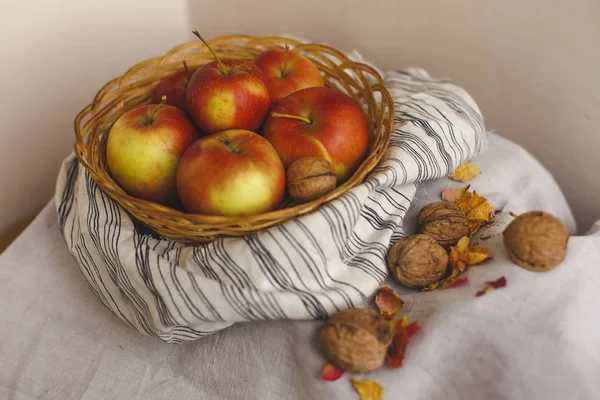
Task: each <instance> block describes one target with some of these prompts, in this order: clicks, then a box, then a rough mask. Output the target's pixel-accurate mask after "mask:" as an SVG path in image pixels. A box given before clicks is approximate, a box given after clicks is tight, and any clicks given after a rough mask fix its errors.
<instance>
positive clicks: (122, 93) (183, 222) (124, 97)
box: [74, 36, 394, 243]
mask: <svg viewBox="0 0 600 400" xmlns="http://www.w3.org/2000/svg"><path fill="white" fill-rule="evenodd" d="M209 43H210V45H211V46H212V47H213V49H214V50H215V51H216V53H217V54H218V55H219V57H222V58H242V59H252V58H254V57H255V56H257V55H258V54H259V53H261V52H262V51H265V50H268V49H274V48H283V47H284V46H285V45H286V44H287V45H288V46H289V47H290V48H291V49H293V50H294V51H296V52H301V53H302V54H304V55H305V56H307V57H309V58H310V59H311V60H312V61H313V62H314V63H315V64H316V65H317V67H318V68H319V70H320V71H321V72H322V74H323V78H324V81H325V85H326V86H329V87H334V88H337V89H340V90H341V91H343V92H344V93H346V94H348V95H349V96H351V97H353V98H354V99H355V100H357V101H358V102H359V103H361V104H363V106H364V108H365V113H366V116H367V120H368V124H369V127H370V134H371V146H370V149H369V152H368V154H367V157H366V158H365V159H364V161H363V162H362V164H361V165H360V167H359V168H358V169H357V170H356V171H355V173H354V174H353V175H352V176H351V177H350V179H348V180H347V181H346V182H344V183H342V184H341V185H340V186H338V187H337V188H336V189H335V190H333V191H331V192H329V193H327V194H326V195H324V196H322V197H320V198H318V199H316V200H313V201H311V202H309V203H305V204H293V203H291V202H289V201H284V203H283V204H282V206H281V207H280V208H279V209H277V210H274V211H271V212H267V213H263V214H259V215H253V216H243V217H230V216H211V215H199V214H189V213H185V212H183V211H179V210H176V209H173V208H170V207H166V206H163V205H160V204H156V203H153V202H149V201H145V200H141V199H139V198H136V197H132V196H130V195H128V194H127V193H125V191H124V190H123V189H122V188H121V187H120V186H119V185H118V184H117V183H116V181H115V180H114V179H113V178H112V176H111V175H110V172H109V169H108V166H107V162H106V140H107V137H108V132H109V130H110V127H111V126H112V124H113V123H114V122H115V121H116V120H117V119H118V118H119V117H120V116H121V115H122V114H123V113H125V112H126V111H128V110H130V109H132V108H135V107H138V106H140V105H143V104H147V103H149V102H150V92H151V90H152V88H153V87H154V86H155V85H156V84H158V82H159V81H160V79H161V78H163V77H164V76H166V75H168V74H170V73H172V72H174V71H176V70H178V69H180V68H181V66H182V62H183V60H185V61H186V62H187V63H188V65H202V64H205V63H207V62H210V61H213V56H212V54H211V53H210V52H209V51H208V49H207V48H206V47H205V46H204V44H202V43H201V42H200V41H195V42H189V43H185V44H182V45H180V46H177V47H175V48H173V49H172V50H171V51H169V52H168V53H167V54H165V55H164V56H163V57H159V58H153V59H150V60H147V61H144V62H141V63H139V64H137V65H135V66H134V67H132V68H131V69H129V70H128V71H127V72H126V73H125V74H124V75H122V76H120V77H118V78H115V79H113V80H111V81H110V82H108V83H107V84H106V85H105V86H104V87H103V88H102V89H101V90H100V91H99V92H98V93H97V94H96V96H95V98H94V100H93V102H92V103H91V104H89V105H88V106H87V107H85V108H84V109H83V110H82V111H81V112H80V113H79V114H78V115H77V117H76V118H75V122H74V123H75V154H76V156H77V158H78V159H79V161H80V163H81V165H83V167H84V168H86V170H87V171H88V172H89V173H90V175H91V176H92V178H93V179H94V181H95V182H96V183H97V184H98V186H99V187H100V188H101V189H102V190H103V191H104V192H105V193H107V194H108V195H109V196H110V197H111V198H113V199H114V200H115V201H117V202H118V203H119V205H121V206H122V207H123V208H124V209H125V210H127V212H129V214H131V215H132V216H133V217H134V218H136V219H137V220H139V221H141V222H143V223H144V224H146V225H147V226H149V227H150V228H152V229H153V230H154V231H156V232H157V233H158V234H160V235H161V236H163V237H166V238H169V239H174V240H179V241H185V242H196V243H204V242H210V241H212V240H215V239H216V238H218V237H222V236H243V235H246V234H248V233H251V232H254V231H257V230H261V229H264V228H267V227H270V226H273V225H276V224H278V223H281V222H284V221H286V220H289V219H291V218H294V217H297V216H300V215H303V214H306V213H309V212H311V211H314V210H316V209H318V208H319V207H320V206H321V205H322V204H323V203H325V202H328V201H331V200H333V199H335V198H337V197H339V196H340V195H342V194H343V193H344V192H346V191H347V190H349V189H351V188H352V187H354V186H356V185H358V184H360V183H361V182H362V181H363V179H364V178H365V176H366V175H367V174H368V173H369V172H370V171H371V170H372V169H373V168H374V167H375V166H376V165H377V163H378V162H379V161H380V160H381V158H382V157H383V154H384V153H385V151H386V149H387V146H388V143H389V140H390V136H391V132H392V124H393V113H394V107H393V100H392V98H391V96H390V94H389V93H388V91H387V90H386V89H385V87H384V85H383V79H382V78H381V76H380V75H379V74H378V73H377V71H376V70H375V69H373V68H372V67H370V66H368V65H365V64H362V63H357V62H354V61H352V60H350V59H349V58H348V57H346V56H345V55H344V54H342V53H341V52H339V51H337V50H335V49H333V48H331V47H327V46H323V45H319V44H303V43H301V42H298V41H296V40H293V39H289V38H283V37H275V36H271V37H260V38H254V37H250V36H225V37H220V38H216V39H213V40H211V41H209Z"/></svg>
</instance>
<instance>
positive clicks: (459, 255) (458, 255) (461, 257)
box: [423, 236, 490, 291]
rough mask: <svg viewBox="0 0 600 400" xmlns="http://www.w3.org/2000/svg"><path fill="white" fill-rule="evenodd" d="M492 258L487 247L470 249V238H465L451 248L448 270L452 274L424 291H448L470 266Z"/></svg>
mask: <svg viewBox="0 0 600 400" xmlns="http://www.w3.org/2000/svg"><path fill="white" fill-rule="evenodd" d="M489 256H490V250H489V249H486V248H485V247H469V238H468V237H466V236H465V237H463V238H462V239H460V240H459V241H458V243H457V244H456V246H452V247H450V253H449V255H448V269H449V271H450V274H449V275H448V276H447V277H445V278H444V279H441V280H439V281H437V282H434V283H432V284H430V285H428V286H427V287H425V288H424V289H423V291H429V290H434V289H437V288H438V287H440V286H441V287H442V288H443V289H447V288H449V287H454V282H455V280H456V277H457V276H458V275H460V274H461V273H463V272H464V270H465V269H466V268H467V266H469V265H475V264H479V263H480V262H482V261H484V260H485V259H487V258H488V257H489Z"/></svg>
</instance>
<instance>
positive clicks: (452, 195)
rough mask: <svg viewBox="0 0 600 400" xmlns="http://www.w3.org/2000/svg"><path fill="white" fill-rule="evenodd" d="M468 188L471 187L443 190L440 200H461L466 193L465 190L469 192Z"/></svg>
mask: <svg viewBox="0 0 600 400" xmlns="http://www.w3.org/2000/svg"><path fill="white" fill-rule="evenodd" d="M470 187H471V185H467V186H465V187H461V188H448V189H444V190H443V191H442V200H444V201H450V202H454V201H456V200H457V199H459V198H461V197H462V196H463V195H464V194H465V193H466V192H467V190H469V188H470Z"/></svg>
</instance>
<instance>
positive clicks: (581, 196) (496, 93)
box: [190, 0, 600, 229]
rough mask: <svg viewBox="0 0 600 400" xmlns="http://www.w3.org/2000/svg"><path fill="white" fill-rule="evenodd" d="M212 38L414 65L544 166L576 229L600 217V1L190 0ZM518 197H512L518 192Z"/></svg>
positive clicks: (198, 24)
mask: <svg viewBox="0 0 600 400" xmlns="http://www.w3.org/2000/svg"><path fill="white" fill-rule="evenodd" d="M190 6H191V9H192V25H193V26H194V27H195V28H197V29H199V30H200V31H201V32H203V33H204V35H205V36H207V37H214V36H217V35H224V34H231V33H247V34H254V35H260V34H270V33H279V32H290V33H293V34H296V35H302V36H306V37H310V38H312V39H314V40H320V41H325V42H327V43H329V44H330V45H332V46H334V47H338V48H340V49H348V50H349V49H352V48H356V49H357V50H359V51H360V52H361V53H363V55H365V56H366V57H367V58H369V59H371V60H373V61H374V62H375V63H376V64H377V65H379V66H380V67H382V68H383V69H392V68H398V67H402V66H407V65H418V66H422V67H424V68H426V69H428V70H429V71H430V72H431V73H433V74H435V75H443V76H449V77H451V78H453V79H454V80H456V81H457V82H459V83H460V84H462V85H463V86H464V87H465V88H466V89H467V90H469V91H470V93H471V94H472V95H473V96H474V97H475V99H476V101H477V102H478V103H479V105H480V106H481V108H482V110H483V112H484V116H485V118H486V122H487V126H488V128H490V129H493V130H495V131H496V132H497V133H499V134H501V135H503V136H505V137H508V138H510V139H513V140H515V141H517V142H518V143H520V144H522V145H523V146H524V147H525V148H527V149H528V150H529V151H530V152H532V153H533V154H534V155H535V156H536V157H538V159H539V160H540V161H541V162H542V163H543V164H544V165H545V166H546V167H547V168H549V169H550V170H551V171H552V172H553V173H554V175H555V176H556V178H557V180H558V181H559V183H560V185H561V186H562V188H563V190H564V191H565V193H566V195H567V198H568V200H569V202H570V204H571V206H572V207H573V210H574V212H575V214H576V217H577V219H578V221H579V223H580V228H581V229H587V227H588V226H589V225H590V224H591V222H592V221H593V220H595V219H598V218H600V206H599V205H598V204H599V203H598V199H599V198H600V179H599V177H598V174H599V172H600V154H599V152H600V129H599V128H598V126H599V125H600V2H599V1H598V0H577V1H574V2H564V1H563V2H561V1H547V0H528V1H522V0H504V1H497V0H458V1H446V0H437V1H423V0H371V1H365V0H327V1H324V0H303V1H295V2H291V1H280V0H254V1H246V0H231V1H227V2H222V1H221V0H203V1H193V0H190ZM515 196H518V193H515Z"/></svg>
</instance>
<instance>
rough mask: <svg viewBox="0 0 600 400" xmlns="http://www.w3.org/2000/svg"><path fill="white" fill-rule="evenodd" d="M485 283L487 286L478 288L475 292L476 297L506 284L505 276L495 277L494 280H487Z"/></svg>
mask: <svg viewBox="0 0 600 400" xmlns="http://www.w3.org/2000/svg"><path fill="white" fill-rule="evenodd" d="M486 284H487V285H488V286H487V287H486V288H485V289H483V290H480V291H478V292H477V293H475V296H477V297H479V296H483V295H484V294H487V293H490V292H493V291H494V290H496V289H500V288H503V287H504V286H506V278H505V277H501V278H498V279H496V280H495V281H488V282H486Z"/></svg>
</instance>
